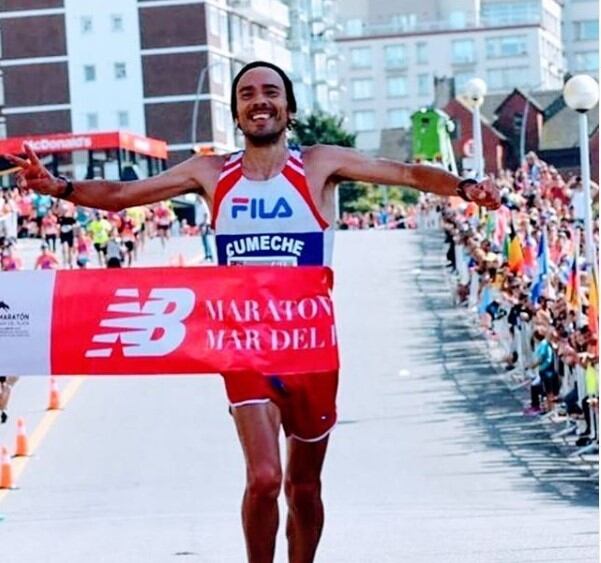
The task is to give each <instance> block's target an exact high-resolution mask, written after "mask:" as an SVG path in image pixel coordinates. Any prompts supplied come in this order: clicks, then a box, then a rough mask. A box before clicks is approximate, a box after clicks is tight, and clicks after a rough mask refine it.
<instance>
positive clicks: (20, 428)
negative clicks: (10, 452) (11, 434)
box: [15, 418, 29, 457]
mask: <svg viewBox="0 0 601 563" xmlns="http://www.w3.org/2000/svg"><path fill="white" fill-rule="evenodd" d="M28 455H29V443H28V441H27V434H26V432H25V421H24V420H23V418H19V419H18V420H17V445H16V447H15V457H22V456H28Z"/></svg>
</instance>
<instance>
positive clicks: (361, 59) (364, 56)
mask: <svg viewBox="0 0 601 563" xmlns="http://www.w3.org/2000/svg"><path fill="white" fill-rule="evenodd" d="M370 65H371V47H355V48H353V49H351V67H352V68H365V67H369V66H370Z"/></svg>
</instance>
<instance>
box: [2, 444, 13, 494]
mask: <svg viewBox="0 0 601 563" xmlns="http://www.w3.org/2000/svg"><path fill="white" fill-rule="evenodd" d="M14 488H15V484H14V483H13V469H12V467H11V465H10V456H9V455H8V448H6V447H5V446H2V458H1V460H0V489H14Z"/></svg>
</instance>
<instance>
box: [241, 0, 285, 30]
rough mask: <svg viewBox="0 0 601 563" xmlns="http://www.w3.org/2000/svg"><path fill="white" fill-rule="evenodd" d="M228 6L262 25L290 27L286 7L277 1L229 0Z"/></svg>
mask: <svg viewBox="0 0 601 563" xmlns="http://www.w3.org/2000/svg"><path fill="white" fill-rule="evenodd" d="M230 6H231V7H232V8H237V9H238V10H239V11H240V12H242V13H243V14H245V15H247V16H248V17H249V18H250V19H253V20H255V21H257V22H259V23H262V24H263V25H266V26H276V27H282V28H288V27H290V11H289V9H288V6H286V4H284V3H283V2H280V1H279V0H230Z"/></svg>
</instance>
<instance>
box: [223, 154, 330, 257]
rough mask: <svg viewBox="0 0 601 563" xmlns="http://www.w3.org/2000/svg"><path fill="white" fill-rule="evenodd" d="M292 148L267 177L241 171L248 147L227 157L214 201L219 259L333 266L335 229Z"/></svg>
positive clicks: (299, 158) (298, 156) (299, 155)
mask: <svg viewBox="0 0 601 563" xmlns="http://www.w3.org/2000/svg"><path fill="white" fill-rule="evenodd" d="M288 153H289V156H288V160H287V162H286V164H285V166H284V168H283V169H282V171H281V172H280V173H279V174H278V175H277V176H274V177H273V178H270V179H269V180H249V179H248V178H246V177H245V176H244V175H243V174H242V157H243V155H244V151H241V152H238V153H234V154H232V155H230V157H229V158H228V159H227V161H226V162H225V164H224V166H223V170H222V171H221V175H220V176H219V182H218V184H217V188H216V190H215V199H214V202H213V203H214V205H213V222H212V225H213V229H214V230H215V238H216V245H217V262H218V264H220V265H227V266H230V265H252V264H254V265H282V266H329V265H331V260H332V246H333V241H334V231H333V229H332V226H331V225H330V224H329V223H328V222H327V221H326V220H325V219H324V218H323V217H322V216H321V214H320V213H319V210H318V209H317V206H316V205H315V202H314V201H313V198H312V197H311V192H310V191H309V187H308V185H307V180H306V178H305V171H304V167H303V161H302V157H301V153H300V150H298V149H294V148H289V149H288Z"/></svg>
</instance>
